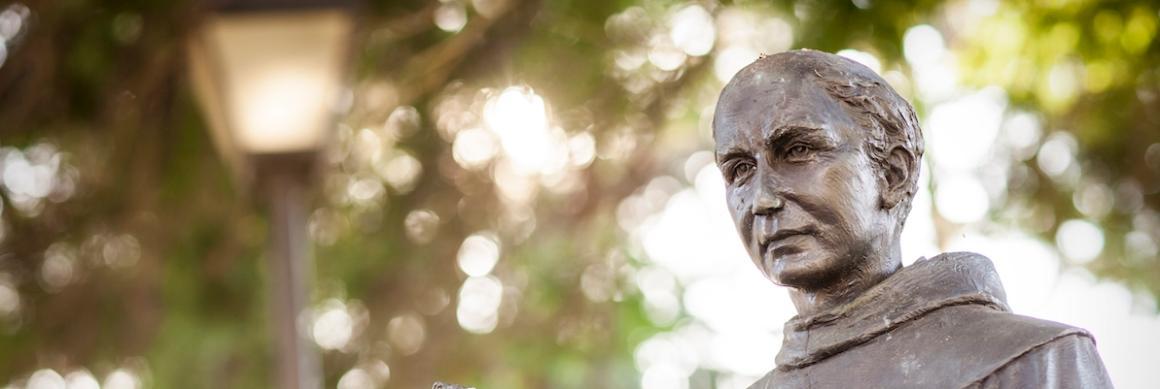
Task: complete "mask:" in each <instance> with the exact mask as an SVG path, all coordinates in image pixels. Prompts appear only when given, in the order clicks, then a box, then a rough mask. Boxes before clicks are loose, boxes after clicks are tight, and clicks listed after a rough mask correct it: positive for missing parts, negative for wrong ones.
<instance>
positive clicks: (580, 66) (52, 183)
mask: <svg viewBox="0 0 1160 389" xmlns="http://www.w3.org/2000/svg"><path fill="white" fill-rule="evenodd" d="M1040 3H1050V4H1048V5H1047V6H1046V7H1042V8H1038V7H1035V8H1033V7H1030V6H1029V5H1026V4H1023V3H1018V4H1011V3H1007V2H1003V3H1000V2H998V1H991V2H988V1H946V2H942V1H915V2H876V1H870V0H855V1H820V2H793V1H773V2H756V1H737V2H723V3H716V2H678V1H666V0H648V1H627V0H621V1H609V2H583V1H567V0H559V1H543V2H539V1H519V0H472V1H466V0H449V1H420V0H409V1H372V2H370V3H369V4H367V7H366V8H365V9H364V12H365V20H364V26H363V30H362V34H361V35H360V40H359V42H358V47H359V48H360V49H359V55H358V59H357V61H356V62H355V63H354V64H353V65H352V67H353V70H354V74H355V76H354V77H353V80H352V84H351V85H352V87H351V93H350V97H351V98H350V99H349V102H350V105H349V108H348V109H347V111H346V113H345V114H344V116H343V119H342V121H341V124H340V125H339V126H338V129H337V131H336V137H335V142H334V147H333V148H332V150H330V151H329V152H328V153H327V157H326V170H327V175H326V177H325V179H324V180H322V181H321V182H320V183H319V191H318V199H317V200H318V201H317V208H316V210H315V211H314V213H313V215H312V216H311V237H312V239H314V241H315V243H316V257H317V260H316V262H317V266H318V269H317V272H318V285H319V287H318V288H317V290H316V292H315V301H316V302H317V304H316V306H317V309H316V312H315V317H314V318H312V319H313V320H314V324H315V325H314V328H313V333H312V335H313V336H314V338H315V339H316V340H317V341H318V343H319V345H320V346H322V347H323V348H324V349H325V351H324V353H325V354H324V365H325V369H326V372H327V382H328V386H330V385H334V384H336V383H340V382H339V381H340V380H341V385H340V386H344V387H360V386H359V385H358V383H359V382H371V383H382V382H387V384H386V385H387V386H390V387H422V386H425V385H429V384H430V383H431V382H432V381H434V380H436V379H438V380H445V381H450V382H460V383H471V384H473V385H477V386H479V387H491V388H535V387H554V388H581V387H633V386H636V385H638V382H639V379H638V373H637V372H636V369H635V367H634V357H633V352H634V350H635V349H636V347H637V345H638V344H639V343H640V342H641V341H642V340H644V339H646V338H648V337H649V336H650V335H653V334H655V333H657V332H660V331H663V330H665V329H668V328H671V327H672V326H673V325H674V323H676V322H677V321H678V320H679V317H680V315H681V314H680V310H679V305H678V306H677V308H676V311H672V312H667V313H666V311H664V310H660V311H657V310H656V309H652V308H650V307H649V305H648V304H646V302H645V300H646V298H645V297H644V296H643V294H642V292H641V291H640V290H639V288H638V286H637V281H636V279H637V278H638V277H637V270H639V268H640V267H641V266H642V264H644V263H645V262H646V258H644V254H643V253H642V251H641V250H640V249H639V248H638V247H635V245H634V244H633V243H632V238H631V237H630V235H631V229H630V228H629V227H627V226H625V223H640V222H641V220H643V218H644V217H645V216H647V215H645V214H641V212H645V211H648V210H650V209H651V210H654V211H655V210H656V209H659V208H661V207H663V202H664V201H665V200H666V199H667V195H668V194H671V193H672V192H673V187H674V186H676V187H679V186H682V185H687V184H688V183H689V182H692V181H693V178H692V175H694V174H685V170H686V169H687V166H686V156H687V155H689V154H690V153H693V152H694V151H697V150H699V149H702V148H704V147H705V146H706V145H707V144H708V142H709V140H710V139H709V138H708V134H709V130H708V125H707V122H708V120H709V118H710V117H711V112H712V111H711V107H712V104H713V103H714V101H715V99H716V94H717V93H718V92H719V90H720V87H721V86H722V85H723V82H724V81H727V80H728V78H729V77H730V76H731V75H732V72H734V71H736V70H737V69H739V68H740V66H742V65H744V64H746V63H748V62H749V61H751V60H752V59H754V58H755V57H756V56H757V55H759V54H760V53H772V52H777V51H781V50H786V49H790V48H800V47H808V48H814V49H818V50H825V51H831V52H836V51H839V50H845V49H852V50H854V51H851V52H850V53H851V55H859V53H860V54H862V55H868V56H870V57H869V59H867V58H865V57H863V60H865V61H869V60H873V61H877V63H878V65H879V67H880V69H879V70H881V71H882V72H883V74H884V75H886V76H887V78H888V79H889V80H890V81H891V82H892V83H895V82H896V81H897V83H896V87H898V88H899V89H900V91H902V92H903V93H904V94H907V95H908V96H910V97H912V100H913V101H915V103H916V105H917V106H918V107H919V109H920V111H924V113H925V111H926V110H927V109H930V108H932V107H934V106H936V105H937V104H939V103H942V102H945V101H950V100H952V99H954V98H955V97H956V96H955V95H953V94H950V95H940V94H939V93H938V91H933V92H930V91H924V90H922V88H921V85H918V84H919V83H920V82H922V80H924V79H925V78H923V77H928V78H929V77H933V79H934V80H936V81H938V80H940V79H943V78H948V77H949V82H951V83H958V82H959V81H961V84H962V85H964V87H979V88H982V87H985V86H990V85H997V86H999V87H1001V88H1002V89H1003V91H1004V93H1005V95H1004V98H1005V99H1008V100H1009V101H1010V106H1011V107H1012V110H1013V111H1018V112H1024V113H1027V114H1028V115H1031V116H1030V117H1032V118H1033V120H1032V121H1033V122H1034V123H1033V124H1034V125H1033V126H1032V127H1033V128H1034V129H1036V130H1035V131H1038V129H1051V130H1050V131H1040V132H1035V131H1032V132H1034V134H1033V136H1031V137H1030V138H1029V139H1030V140H1029V141H1026V142H1024V143H1025V144H1022V147H1023V149H1026V150H1023V151H1019V150H1016V151H1013V152H1012V153H1011V154H1010V155H1007V157H1008V159H1010V160H1011V161H1012V163H1010V164H1009V166H1007V165H1004V166H1003V169H1002V173H1003V177H1006V180H1004V184H1003V185H1002V186H1001V189H1000V191H1006V192H1009V193H1006V194H1005V195H1004V196H1003V197H1002V199H1003V201H1002V202H1000V203H997V204H995V205H993V206H992V207H991V208H992V209H994V211H992V212H991V215H992V217H993V219H995V220H997V221H999V222H1010V223H1012V224H1016V225H1020V226H1023V227H1024V228H1028V229H1029V230H1031V231H1036V232H1038V233H1039V234H1041V235H1042V236H1043V237H1044V238H1045V239H1048V240H1055V239H1056V236H1057V232H1058V231H1059V230H1061V225H1064V224H1065V221H1068V220H1069V219H1077V220H1079V219H1082V220H1088V221H1090V223H1094V225H1096V226H1098V228H1099V230H1097V232H1100V231H1102V234H1103V237H1104V239H1105V240H1106V242H1107V244H1106V247H1105V248H1104V250H1102V253H1103V255H1102V256H1100V258H1099V259H1098V260H1095V261H1093V262H1090V263H1088V264H1087V266H1089V267H1090V268H1091V269H1093V270H1095V271H1097V272H1098V273H1099V274H1102V275H1105V276H1108V277H1111V278H1114V279H1118V280H1123V281H1125V282H1127V283H1128V284H1130V285H1133V286H1135V287H1138V288H1145V289H1147V290H1150V291H1151V292H1152V293H1154V294H1156V295H1160V262H1158V261H1156V260H1155V259H1156V258H1155V256H1156V244H1157V243H1156V242H1157V241H1158V240H1160V239H1158V237H1160V217H1158V216H1157V212H1156V210H1157V209H1160V196H1158V195H1157V193H1158V192H1160V130H1157V128H1158V125H1157V120H1158V118H1157V116H1156V112H1160V110H1158V109H1157V107H1156V105H1157V104H1158V102H1157V96H1158V93H1160V90H1158V89H1160V81H1158V77H1160V73H1157V70H1156V69H1160V67H1158V66H1157V65H1158V64H1157V61H1158V60H1160V58H1158V56H1157V52H1158V51H1157V49H1156V48H1155V45H1154V43H1153V41H1154V36H1155V33H1156V28H1157V7H1156V6H1155V5H1153V4H1144V3H1136V2H1082V1H1056V2H1040ZM0 7H4V8H2V9H0V12H3V13H2V14H0V37H2V38H3V39H0V42H2V43H3V44H2V45H0V48H2V49H3V50H0V147H2V148H0V183H2V184H3V190H0V199H2V200H3V202H2V203H0V217H2V224H0V325H2V327H0V330H2V331H3V334H2V335H0V380H16V381H20V380H25V379H27V378H28V377H29V375H30V374H32V372H33V371H36V370H37V369H42V368H51V369H55V371H59V372H69V371H73V370H74V369H79V368H86V369H89V370H91V371H92V372H93V373H97V374H100V375H102V376H104V375H106V374H109V373H110V372H114V371H121V372H131V373H132V374H136V375H137V377H139V379H141V380H143V381H144V382H145V383H147V384H151V385H152V386H157V387H206V386H214V387H221V386H225V387H267V386H269V382H270V381H269V380H270V378H271V374H270V372H269V369H270V365H271V364H270V359H271V358H269V357H270V356H269V347H268V344H269V343H270V342H271V339H269V336H268V335H267V330H266V329H267V327H268V326H267V325H266V323H265V322H264V321H265V320H266V308H265V307H266V305H265V303H264V299H265V298H266V297H265V296H264V291H265V289H264V288H262V287H260V285H261V284H262V283H263V282H264V275H263V274H262V273H261V269H262V268H263V267H262V266H260V264H259V263H258V262H259V261H260V260H262V249H263V244H264V243H263V242H264V234H265V232H264V231H265V228H264V223H265V219H264V215H262V214H261V213H260V212H258V211H255V209H257V208H256V207H254V206H253V205H254V204H251V203H250V202H248V201H247V200H245V197H244V196H243V195H242V194H243V193H244V192H245V191H244V189H243V188H237V187H236V186H235V183H234V182H231V180H230V179H229V177H228V175H229V174H228V171H227V169H225V168H224V166H223V165H222V163H221V162H220V161H219V160H218V157H217V156H216V155H215V154H214V152H213V149H212V147H211V144H210V142H208V137H207V132H206V129H205V127H206V125H205V122H204V121H203V119H202V118H201V117H200V114H199V112H197V110H196V109H195V108H194V106H193V104H192V99H191V97H190V91H189V88H188V85H187V82H186V79H185V68H184V66H185V63H184V57H183V53H182V47H183V39H184V37H185V36H186V35H187V34H188V33H189V31H190V30H191V28H192V27H193V26H194V25H195V24H196V23H197V21H198V19H199V15H200V14H201V12H202V10H201V8H199V6H198V4H196V3H191V2H188V1H176V2H170V1H150V0H134V1H116V2H111V1H110V2H100V1H94V0H67V1H35V2H24V3H19V2H10V3H7V4H4V3H0ZM924 23H926V24H930V25H933V26H934V27H935V28H937V30H934V31H942V33H941V34H943V35H941V36H937V37H936V39H937V40H938V41H937V42H936V44H935V45H934V46H922V45H921V42H922V39H924V38H923V36H922V35H921V34H919V35H913V36H912V35H911V33H912V32H914V31H919V32H921V31H926V30H915V29H914V28H912V27H913V26H915V25H919V24H924ZM915 34H918V33H915ZM911 38H913V39H917V41H914V40H912V39H911ZM912 41H913V42H918V43H915V45H916V46H914V47H916V48H918V49H922V48H924V47H926V48H930V49H931V50H933V49H937V48H943V49H949V50H950V53H951V54H950V55H949V57H946V58H941V59H936V62H938V63H942V64H946V63H950V64H952V65H953V66H954V67H955V68H956V69H957V72H958V73H957V74H959V75H960V76H961V80H958V78H959V77H956V76H955V73H952V74H950V75H949V76H946V75H945V74H943V75H940V73H937V72H935V73H933V74H934V75H933V76H931V75H925V76H924V75H923V74H918V73H920V72H919V69H917V68H918V67H919V66H920V64H921V63H923V62H922V61H923V60H922V59H917V56H920V54H921V53H920V52H915V51H914V50H910V51H909V52H908V49H907V48H906V47H905V46H906V45H908V44H909V43H906V42H912ZM944 41H945V42H947V45H948V46H949V47H942V46H939V45H940V44H942V43H941V42H944ZM915 50H917V49H915ZM912 56H914V57H916V58H911V57H912ZM947 58H949V59H947ZM930 69H935V70H936V71H937V70H938V69H941V68H939V67H937V66H935V67H932V68H930ZM906 75H911V77H907V76H906ZM940 77H941V78H940ZM911 79H913V80H917V81H915V82H914V84H915V85H914V86H913V87H910V86H909V85H910V84H909V81H908V80H911ZM935 84H937V82H936V83H935ZM1003 131H1004V133H1010V132H1013V131H1014V130H1011V129H1009V128H1007V127H1004V129H1003ZM1043 132H1046V134H1042V133H1043ZM1056 149H1059V150H1061V151H1062V154H1061V153H1060V152H1059V151H1056ZM1045 150H1047V151H1046V152H1045ZM1045 154H1046V155H1049V156H1045ZM1055 155H1061V157H1058V158H1056V157H1054V156H1055ZM1069 158H1070V159H1069ZM1061 160H1062V162H1060V161H1061ZM702 162H704V161H702ZM981 171H984V172H989V170H986V169H983V170H981ZM694 173H695V170H694ZM936 174H937V173H936ZM666 175H671V176H673V177H685V178H686V179H687V180H686V181H680V180H679V179H671V178H670V179H667V180H666V179H654V177H658V176H666ZM935 184H936V185H938V184H939V181H938V176H937V175H936V176H935ZM626 199H632V200H631V201H635V202H637V203H641V204H643V205H641V206H640V207H634V206H626V205H625V204H626V201H628V200H626ZM641 209H643V210H644V211H640V210H641ZM940 211H941V210H940ZM646 213H647V212H646ZM951 219H953V218H951ZM940 220H941V221H940V223H939V224H938V227H939V229H940V233H941V235H942V236H944V237H945V236H949V235H951V234H953V232H954V231H955V229H956V228H957V224H956V222H955V221H953V220H948V219H940ZM1084 225H1085V226H1086V225H1087V224H1084ZM497 261H498V263H497ZM673 304H679V302H674V303H673ZM654 308H655V307H654ZM658 315H659V316H660V317H661V318H660V319H658ZM666 315H670V316H671V315H677V316H675V317H670V318H667V319H666V318H664V317H663V316H666ZM477 333H478V334H477ZM118 369H120V370H118ZM703 373H704V374H708V376H709V377H711V376H712V374H713V373H712V372H703ZM699 374H701V373H699ZM109 377H113V375H110V376H109ZM388 377H389V378H388ZM698 377H702V376H701V375H697V376H694V379H695V380H697V379H701V378H698ZM109 379H112V378H109ZM0 382H2V381H0ZM697 382H711V380H707V381H705V380H702V381H697ZM703 386H706V387H708V386H711V384H705V385H703Z"/></svg>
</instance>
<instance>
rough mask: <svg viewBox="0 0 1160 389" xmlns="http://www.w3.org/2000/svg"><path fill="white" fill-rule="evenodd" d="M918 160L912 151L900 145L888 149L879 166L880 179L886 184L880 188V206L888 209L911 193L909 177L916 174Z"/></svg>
mask: <svg viewBox="0 0 1160 389" xmlns="http://www.w3.org/2000/svg"><path fill="white" fill-rule="evenodd" d="M917 165H918V160H917V158H915V156H914V153H911V152H910V150H908V149H906V148H905V147H902V146H895V147H894V148H892V149H890V154H888V155H887V156H886V161H885V164H884V166H882V167H881V169H882V171H881V174H882V175H883V177H882V181H881V182H883V183H885V184H886V185H885V186H884V187H883V188H882V208H886V209H890V208H894V206H895V205H898V203H900V202H902V200H905V199H906V198H908V197H910V196H911V195H913V193H910V190H911V186H910V179H911V177H910V176H911V175H912V174H917V173H918V169H915V167H916V166H917Z"/></svg>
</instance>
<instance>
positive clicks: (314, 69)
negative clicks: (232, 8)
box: [189, 8, 354, 162]
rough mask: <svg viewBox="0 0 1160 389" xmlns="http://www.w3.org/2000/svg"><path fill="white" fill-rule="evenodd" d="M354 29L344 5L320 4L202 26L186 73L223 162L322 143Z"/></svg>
mask: <svg viewBox="0 0 1160 389" xmlns="http://www.w3.org/2000/svg"><path fill="white" fill-rule="evenodd" d="M353 26H354V23H353V20H352V17H351V15H350V14H349V13H348V12H346V11H345V10H344V9H319V8H305V9H303V8H297V9H288V10H265V11H247V12H233V13H219V14H213V15H210V16H209V17H208V18H207V20H205V21H204V22H203V23H202V24H201V26H200V30H199V31H198V32H197V33H195V34H194V36H193V37H192V38H191V41H190V43H189V56H190V58H189V60H190V78H191V81H192V84H193V88H194V93H195V95H196V97H197V99H198V101H199V103H200V105H201V107H202V110H203V111H204V113H205V114H206V116H207V117H208V119H209V124H210V127H211V128H212V131H213V138H214V142H215V143H216V145H217V147H218V149H219V150H220V151H221V152H222V153H223V154H225V155H226V158H227V159H234V160H235V161H233V162H237V161H236V158H238V157H239V154H242V155H254V154H259V155H261V154H286V153H301V152H313V151H315V150H317V149H318V148H319V147H320V146H321V145H322V143H323V141H324V140H325V139H326V137H327V133H328V130H329V129H330V128H331V127H332V126H333V120H334V112H335V110H334V107H335V103H336V101H337V98H338V96H339V93H340V90H341V85H342V81H343V74H344V69H345V67H346V64H347V55H348V51H349V50H350V36H351V32H352V30H353Z"/></svg>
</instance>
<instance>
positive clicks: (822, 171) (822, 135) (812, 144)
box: [714, 73, 894, 290]
mask: <svg viewBox="0 0 1160 389" xmlns="http://www.w3.org/2000/svg"><path fill="white" fill-rule="evenodd" d="M716 115H717V116H716V118H715V120H714V126H715V128H714V130H715V138H716V139H715V140H716V143H717V146H716V157H717V164H718V167H719V168H720V169H721V172H722V174H723V175H724V177H725V182H726V199H727V201H728V204H729V209H730V211H731V213H732V216H733V221H734V222H735V223H736V225H737V231H738V232H740V233H741V239H742V241H743V242H744V244H745V246H746V248H747V250H748V252H749V255H750V257H751V258H752V260H753V263H754V264H755V265H757V267H758V268H759V269H760V270H761V271H762V273H764V274H765V276H766V277H767V278H769V279H770V280H772V281H773V282H775V283H777V284H780V285H786V286H791V287H795V288H800V289H805V290H812V289H819V288H825V287H827V286H830V285H833V284H834V283H835V282H846V281H848V277H849V276H851V275H855V276H856V275H857V274H859V272H857V269H858V268H859V266H861V265H866V264H864V263H862V262H865V261H867V258H874V257H876V256H880V255H881V254H882V253H885V252H886V251H887V250H888V249H889V247H888V246H889V244H890V238H891V235H892V234H893V223H894V222H893V220H892V218H891V216H890V214H889V212H887V210H884V209H882V207H880V204H881V202H880V197H879V184H878V180H877V179H876V171H875V168H874V166H873V164H872V162H871V161H870V159H869V157H868V155H867V153H866V152H865V150H864V144H865V142H864V140H865V139H864V136H865V135H866V132H865V131H863V130H861V129H860V128H858V127H857V125H856V124H855V120H853V118H851V117H850V114H849V113H848V112H847V111H846V110H845V109H843V107H842V103H840V102H838V101H837V100H835V99H833V98H832V97H830V96H829V95H828V94H827V93H826V92H825V91H824V90H823V89H821V88H820V87H818V86H816V85H814V84H813V83H812V82H810V81H803V80H802V79H800V78H798V79H796V80H788V81H787V78H786V77H780V76H778V75H776V74H768V73H766V74H760V73H759V74H752V75H751V76H750V77H748V78H747V79H743V80H735V81H734V82H733V83H732V84H731V87H730V89H728V90H727V91H726V93H724V94H723V95H722V97H721V102H720V103H719V104H718V106H717V113H716Z"/></svg>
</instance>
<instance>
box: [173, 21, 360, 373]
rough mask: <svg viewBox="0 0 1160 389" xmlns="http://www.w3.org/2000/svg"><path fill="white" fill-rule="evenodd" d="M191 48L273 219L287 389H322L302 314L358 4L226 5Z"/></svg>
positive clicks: (240, 169) (216, 137)
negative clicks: (319, 183)
mask: <svg viewBox="0 0 1160 389" xmlns="http://www.w3.org/2000/svg"><path fill="white" fill-rule="evenodd" d="M210 3H211V4H210V11H211V12H210V13H209V14H208V15H207V17H206V18H205V20H204V21H203V22H202V24H201V25H200V26H199V28H198V30H197V31H196V33H195V34H193V35H192V36H191V38H190V41H189V43H188V46H187V47H188V50H189V51H188V54H189V70H190V79H191V81H192V84H193V89H194V93H195V96H196V97H197V100H198V102H199V105H200V106H201V108H202V111H203V112H204V114H205V115H206V117H207V119H208V122H209V124H210V128H211V131H212V135H213V137H212V138H213V141H214V144H215V146H216V148H217V149H218V152H219V154H220V155H221V156H222V157H223V158H224V159H225V160H226V162H227V165H228V166H229V167H230V168H231V170H233V172H234V173H235V176H236V177H237V178H239V180H238V181H240V182H241V183H243V184H244V185H247V186H249V185H253V187H254V188H255V189H257V190H256V191H255V192H256V194H259V195H260V196H262V198H263V199H264V200H265V202H266V206H267V207H269V212H270V242H269V251H268V253H267V261H268V262H269V280H270V281H269V284H270V285H269V291H270V305H271V313H272V317H271V322H272V325H273V333H274V335H275V336H276V337H277V340H276V344H277V348H276V353H277V372H278V373H277V374H278V381H279V384H280V386H279V387H282V388H291V389H295V388H308V389H313V388H318V387H320V386H321V378H322V377H321V365H320V363H319V358H318V353H317V350H316V349H315V347H314V346H313V345H312V343H311V342H310V340H309V339H308V337H307V335H306V334H307V333H308V332H309V331H307V330H306V329H305V328H304V327H305V326H304V325H303V324H304V323H306V320H307V318H306V317H305V316H303V315H302V313H303V312H304V310H305V309H306V307H307V304H308V299H309V291H310V279H311V278H312V274H313V272H312V270H313V265H312V262H311V254H310V244H309V240H308V237H307V231H306V215H307V212H308V209H309V208H308V203H307V197H308V196H307V194H308V188H309V183H310V181H311V180H312V176H313V173H312V172H313V171H314V170H315V161H316V160H317V159H318V158H317V155H318V153H319V150H320V149H321V148H322V146H323V145H324V144H325V141H326V140H327V138H328V133H329V132H330V131H329V130H330V129H331V128H332V127H333V126H334V119H335V110H334V107H335V103H336V101H337V99H338V96H339V94H340V90H341V85H342V82H343V79H344V69H345V68H346V65H347V61H348V59H347V57H348V55H349V52H350V40H351V35H352V31H353V29H354V28H353V26H354V22H353V15H352V13H351V12H350V3H349V2H341V1H339V2H336V1H321V0H217V1H210Z"/></svg>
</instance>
